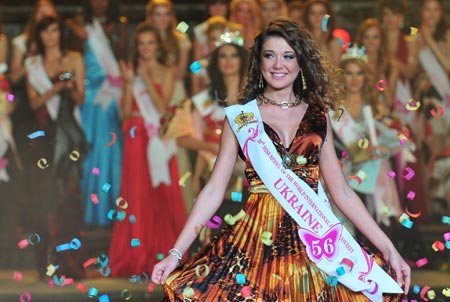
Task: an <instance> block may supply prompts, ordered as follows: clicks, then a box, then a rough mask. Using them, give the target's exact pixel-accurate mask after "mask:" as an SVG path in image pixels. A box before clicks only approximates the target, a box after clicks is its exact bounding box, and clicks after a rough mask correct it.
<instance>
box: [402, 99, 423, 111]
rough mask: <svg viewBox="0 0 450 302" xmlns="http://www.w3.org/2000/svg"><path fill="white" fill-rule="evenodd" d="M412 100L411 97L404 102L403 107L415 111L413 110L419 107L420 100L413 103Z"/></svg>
mask: <svg viewBox="0 0 450 302" xmlns="http://www.w3.org/2000/svg"><path fill="white" fill-rule="evenodd" d="M413 102H414V100H413V99H410V100H409V101H408V102H407V103H406V105H405V108H406V109H407V110H410V111H415V110H417V109H419V107H420V101H417V102H416V104H415V105H412V103H413Z"/></svg>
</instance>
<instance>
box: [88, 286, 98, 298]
mask: <svg viewBox="0 0 450 302" xmlns="http://www.w3.org/2000/svg"><path fill="white" fill-rule="evenodd" d="M87 294H88V297H89V298H95V297H97V295H98V289H96V288H95V287H91V288H89V289H88V292H87Z"/></svg>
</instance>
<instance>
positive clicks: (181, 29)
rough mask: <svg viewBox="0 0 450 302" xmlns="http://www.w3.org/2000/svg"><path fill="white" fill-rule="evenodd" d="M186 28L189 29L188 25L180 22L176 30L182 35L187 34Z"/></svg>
mask: <svg viewBox="0 0 450 302" xmlns="http://www.w3.org/2000/svg"><path fill="white" fill-rule="evenodd" d="M188 28H189V25H187V24H186V22H184V21H181V22H180V23H178V25H177V30H178V31H179V32H180V33H183V34H184V33H186V32H187V30H188Z"/></svg>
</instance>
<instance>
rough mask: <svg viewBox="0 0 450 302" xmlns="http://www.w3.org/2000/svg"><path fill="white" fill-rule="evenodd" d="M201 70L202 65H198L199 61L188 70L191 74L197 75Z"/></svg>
mask: <svg viewBox="0 0 450 302" xmlns="http://www.w3.org/2000/svg"><path fill="white" fill-rule="evenodd" d="M202 68H203V67H202V64H200V62H199V61H195V62H193V63H192V64H191V65H190V66H189V69H190V70H191V71H192V73H193V74H197V73H199V72H200V70H201V69H202Z"/></svg>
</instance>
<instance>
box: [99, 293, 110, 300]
mask: <svg viewBox="0 0 450 302" xmlns="http://www.w3.org/2000/svg"><path fill="white" fill-rule="evenodd" d="M98 302H110V300H109V296H108V295H107V294H103V295H101V296H100V297H98Z"/></svg>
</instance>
